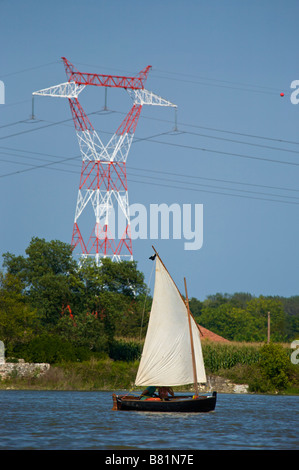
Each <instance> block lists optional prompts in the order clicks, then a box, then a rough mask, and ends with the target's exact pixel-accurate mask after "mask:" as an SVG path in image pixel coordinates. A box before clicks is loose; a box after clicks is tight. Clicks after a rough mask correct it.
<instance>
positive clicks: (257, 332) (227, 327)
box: [189, 293, 299, 342]
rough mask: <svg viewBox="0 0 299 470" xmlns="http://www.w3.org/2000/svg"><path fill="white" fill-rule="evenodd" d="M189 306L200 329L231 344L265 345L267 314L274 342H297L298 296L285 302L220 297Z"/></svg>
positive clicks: (241, 295)
mask: <svg viewBox="0 0 299 470" xmlns="http://www.w3.org/2000/svg"><path fill="white" fill-rule="evenodd" d="M189 303H190V309H191V311H192V313H193V315H194V316H195V318H196V320H197V322H198V323H199V324H200V325H202V326H204V327H205V328H207V329H209V330H211V331H213V332H214V333H217V334H218V335H220V336H223V337H224V338H226V339H228V340H231V341H248V342H263V341H266V340H267V333H268V312H269V313H270V338H271V340H272V341H274V342H290V341H292V340H294V339H298V335H299V295H298V296H293V297H289V298H285V297H279V296H275V297H272V296H267V297H265V296H262V295H261V296H259V297H254V296H252V295H251V294H248V293H235V294H220V293H217V294H215V295H210V296H208V297H207V299H206V300H204V301H203V302H201V301H199V300H198V299H196V298H192V299H191V300H190V301H189Z"/></svg>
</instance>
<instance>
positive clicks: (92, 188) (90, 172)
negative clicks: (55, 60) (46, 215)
mask: <svg viewBox="0 0 299 470" xmlns="http://www.w3.org/2000/svg"><path fill="white" fill-rule="evenodd" d="M62 60H63V62H64V66H65V71H66V75H67V77H68V82H65V83H61V84H59V85H55V86H52V87H49V88H45V89H43V90H39V91H35V92H34V93H33V95H41V96H51V97H62V98H68V100H69V104H70V108H71V112H72V117H73V120H74V124H75V129H76V133H77V138H78V142H79V147H80V151H81V155H82V169H81V177H80V183H79V191H78V197H77V205H76V212H75V219H74V226H73V235H72V242H71V245H72V247H73V249H75V248H76V247H80V248H81V256H83V257H89V256H92V257H94V258H95V261H96V264H97V265H99V263H100V260H101V258H106V257H110V258H111V259H112V260H113V261H121V260H133V251H132V239H131V229H130V214H129V199H128V186H127V173H126V161H127V157H128V153H129V150H130V147H131V143H132V140H133V136H134V133H135V130H136V126H137V122H138V119H139V116H140V113H141V109H142V106H143V105H156V106H171V107H174V108H176V105H174V104H173V103H171V102H170V101H167V100H165V99H163V98H161V97H160V96H158V95H156V94H155V93H153V92H151V91H148V90H146V89H145V88H144V84H145V82H146V79H147V76H148V73H149V71H150V69H151V66H150V65H149V66H147V67H146V68H145V69H143V70H142V71H141V72H139V74H138V75H136V76H135V77H123V76H115V75H100V74H95V73H82V72H79V71H78V70H77V69H76V68H75V67H74V66H73V65H72V64H71V63H70V62H69V61H68V60H67V59H66V58H65V57H62ZM88 85H92V86H100V87H109V88H123V89H124V90H126V91H127V92H128V93H129V95H130V97H131V99H132V100H133V106H132V108H131V109H130V111H129V112H128V114H127V115H126V117H125V118H124V120H123V122H122V123H121V124H120V126H119V127H118V129H117V131H116V132H115V133H114V135H113V136H112V137H111V139H110V140H109V142H108V144H107V145H106V146H105V145H104V144H103V143H102V141H101V139H100V137H99V136H98V134H97V132H96V131H95V129H94V128H93V126H92V124H91V122H90V120H89V118H88V116H87V115H86V114H85V112H84V110H83V108H82V106H81V104H80V103H79V100H78V95H79V94H80V93H81V92H82V91H83V90H84V88H85V87H86V86H88ZM90 205H91V206H92V208H93V214H94V218H93V223H92V230H90V227H89V230H88V232H87V233H88V235H87V238H88V240H87V238H86V237H85V236H83V230H82V226H81V225H80V228H79V219H80V217H82V214H83V212H84V211H85V210H86V208H87V207H88V206H90ZM115 206H117V209H118V220H120V217H119V212H120V213H121V215H122V219H123V220H124V224H123V230H122V234H121V235H120V234H118V235H119V236H118V238H117V237H116V235H115V233H114V232H115V213H116V212H115ZM81 220H82V219H81ZM81 220H80V222H81ZM85 228H86V227H85ZM83 229H84V227H83Z"/></svg>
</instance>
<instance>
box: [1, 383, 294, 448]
mask: <svg viewBox="0 0 299 470" xmlns="http://www.w3.org/2000/svg"><path fill="white" fill-rule="evenodd" d="M298 405H299V397H296V396H291V397H288V396H262V395H236V394H218V398H217V405H216V410H215V411H213V412H211V413H190V414H189V413H182V414H180V413H177V414H175V413H143V412H131V411H130V412H126V411H112V398H111V393H110V392H44V391H14V390H10V391H0V409H1V420H0V450H3V449H50V450H51V449H66V450H71V449H82V450H85V449H86V450H88V449H106V450H109V449H115V450H116V449H128V450H129V449H177V450H183V449H184V450H196V449H211V450H213V449H219V450H221V449H224V450H225V449H296V448H298V444H299V442H298V437H297V434H296V429H298Z"/></svg>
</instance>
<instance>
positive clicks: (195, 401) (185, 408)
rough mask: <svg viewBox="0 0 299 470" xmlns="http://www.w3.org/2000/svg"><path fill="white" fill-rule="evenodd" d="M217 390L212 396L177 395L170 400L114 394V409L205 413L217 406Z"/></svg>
mask: <svg viewBox="0 0 299 470" xmlns="http://www.w3.org/2000/svg"><path fill="white" fill-rule="evenodd" d="M216 400H217V392H213V395H212V396H200V397H198V398H192V397H176V398H174V399H169V400H161V401H151V400H139V398H138V397H132V396H130V397H129V396H126V395H123V396H121V395H113V410H123V411H147V412H153V411H154V412H168V413H178V412H180V413H203V412H209V411H213V410H214V409H215V406H216Z"/></svg>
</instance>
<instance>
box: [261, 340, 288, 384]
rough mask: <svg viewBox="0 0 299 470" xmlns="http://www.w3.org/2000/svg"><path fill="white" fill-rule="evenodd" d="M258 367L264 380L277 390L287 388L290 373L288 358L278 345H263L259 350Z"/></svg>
mask: <svg viewBox="0 0 299 470" xmlns="http://www.w3.org/2000/svg"><path fill="white" fill-rule="evenodd" d="M259 366H260V368H261V370H262V373H263V374H264V376H265V378H266V379H267V380H269V381H270V382H271V384H272V385H273V387H274V388H275V389H277V390H283V389H285V388H287V386H288V383H289V378H288V376H289V373H290V358H289V356H288V354H287V352H286V350H285V349H284V348H283V347H282V346H281V345H280V344H274V343H269V344H265V345H264V346H263V347H262V348H261V350H260V361H259Z"/></svg>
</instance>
